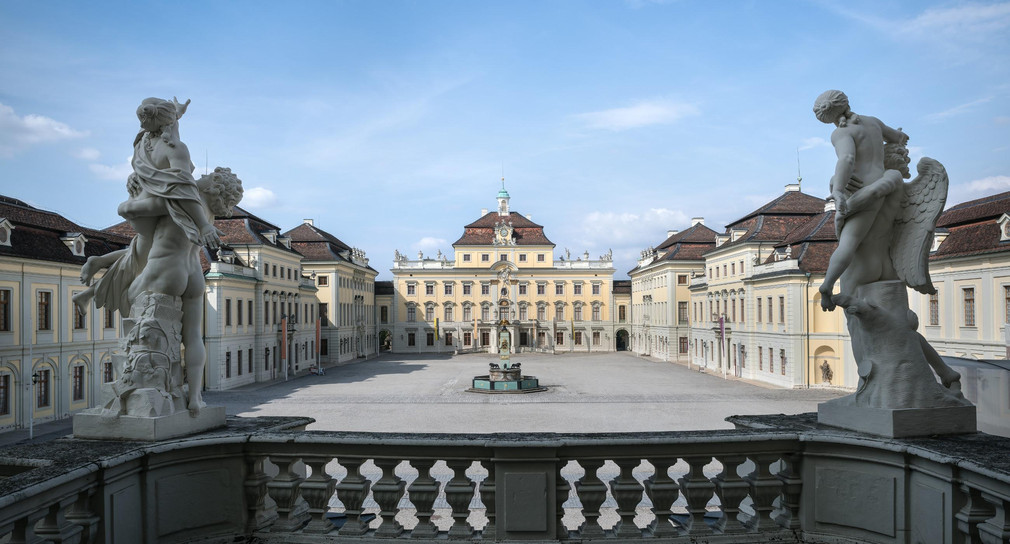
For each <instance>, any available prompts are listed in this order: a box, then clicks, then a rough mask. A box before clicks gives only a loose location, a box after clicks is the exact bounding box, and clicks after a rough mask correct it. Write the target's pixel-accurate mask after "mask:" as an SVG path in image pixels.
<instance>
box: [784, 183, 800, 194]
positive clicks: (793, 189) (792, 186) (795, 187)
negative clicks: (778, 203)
mask: <svg viewBox="0 0 1010 544" xmlns="http://www.w3.org/2000/svg"><path fill="white" fill-rule="evenodd" d="M799 191H800V184H799V183H787V184H786V192H787V193H798V192H799Z"/></svg>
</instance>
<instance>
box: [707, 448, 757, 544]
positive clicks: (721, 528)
mask: <svg viewBox="0 0 1010 544" xmlns="http://www.w3.org/2000/svg"><path fill="white" fill-rule="evenodd" d="M718 459H719V462H720V463H722V472H721V473H719V475H718V476H716V477H715V478H714V483H715V493H716V495H718V496H719V504H721V505H722V517H721V518H719V521H718V522H716V525H715V528H716V530H717V531H718V532H721V533H726V534H732V533H746V532H747V527H746V526H745V525H744V524H743V523H741V522H740V501H742V500H744V498H746V497H747V494H748V493H749V492H750V484H749V483H748V482H747V481H746V480H744V479H743V478H741V477H740V475H739V474H737V467H739V466H740V465H741V464H742V463H743V462H744V461H746V460H747V457H746V456H744V455H723V456H719V457H718Z"/></svg>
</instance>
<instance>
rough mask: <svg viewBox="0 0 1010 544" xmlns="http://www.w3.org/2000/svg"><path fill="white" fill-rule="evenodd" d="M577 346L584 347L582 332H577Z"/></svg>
mask: <svg viewBox="0 0 1010 544" xmlns="http://www.w3.org/2000/svg"><path fill="white" fill-rule="evenodd" d="M575 345H576V346H581V345H582V331H575Z"/></svg>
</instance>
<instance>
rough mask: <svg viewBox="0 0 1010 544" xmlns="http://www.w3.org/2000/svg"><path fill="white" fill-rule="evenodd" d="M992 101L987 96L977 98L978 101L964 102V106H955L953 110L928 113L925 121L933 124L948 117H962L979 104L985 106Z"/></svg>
mask: <svg viewBox="0 0 1010 544" xmlns="http://www.w3.org/2000/svg"><path fill="white" fill-rule="evenodd" d="M992 99H993V97H991V96H987V97H985V98H979V99H978V100H972V101H971V102H965V103H964V104H959V105H957V106H954V107H953V108H949V109H946V110H943V111H939V112H936V113H930V114H929V115H926V116H925V119H926V120H927V121H934V122H935V121H941V120H943V119H946V118H948V117H954V116H957V115H963V114H965V113H970V112H971V111H972V110H974V109H975V108H976V107H977V106H979V105H981V104H985V103H987V102H991V101H992Z"/></svg>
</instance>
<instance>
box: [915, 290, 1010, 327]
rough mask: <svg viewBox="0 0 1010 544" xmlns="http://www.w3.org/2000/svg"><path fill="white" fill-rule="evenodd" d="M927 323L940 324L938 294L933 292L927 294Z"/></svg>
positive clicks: (1009, 304)
mask: <svg viewBox="0 0 1010 544" xmlns="http://www.w3.org/2000/svg"><path fill="white" fill-rule="evenodd" d="M1007 304H1008V305H1007V310H1008V311H1010V300H1008V301H1007ZM929 324H930V325H934V326H935V325H939V324H940V295H938V294H936V293H933V294H932V295H929Z"/></svg>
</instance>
